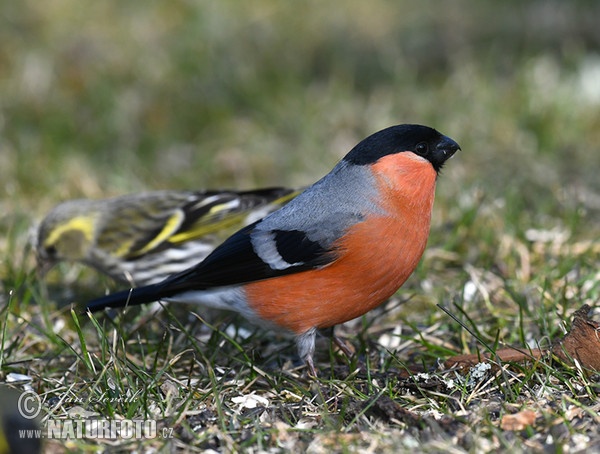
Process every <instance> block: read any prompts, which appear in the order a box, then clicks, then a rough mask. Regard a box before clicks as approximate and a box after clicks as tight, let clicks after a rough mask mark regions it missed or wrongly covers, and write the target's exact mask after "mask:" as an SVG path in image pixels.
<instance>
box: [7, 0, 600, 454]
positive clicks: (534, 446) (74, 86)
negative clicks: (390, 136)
mask: <svg viewBox="0 0 600 454" xmlns="http://www.w3.org/2000/svg"><path fill="white" fill-rule="evenodd" d="M298 8H299V6H297V5H296V4H295V3H290V4H283V3H278V2H274V1H272V0H260V1H257V2H252V3H248V4H240V3H239V2H234V1H229V0H226V1H221V2H214V3H213V4H208V3H207V4H203V3H198V4H196V3H189V2H170V3H169V4H166V3H164V4H163V3H160V2H143V3H142V2H128V3H126V4H123V3H119V2H104V3H102V4H97V5H88V6H85V7H84V6H82V5H79V4H78V3H76V2H73V1H70V0H62V1H53V2H50V3H47V2H45V3H44V6H43V7H42V6H41V4H38V3H37V2H31V1H29V2H28V1H24V2H17V3H14V4H12V5H10V6H7V7H6V8H3V12H2V14H1V16H0V21H2V24H3V26H2V27H0V62H1V63H2V64H0V68H1V69H0V149H1V150H2V152H1V153H0V181H2V188H3V191H4V196H3V197H2V198H0V209H1V210H2V213H3V216H2V217H0V260H1V262H0V278H1V282H2V287H3V291H2V294H1V295H0V325H1V329H0V346H1V349H0V381H6V380H7V378H8V377H9V374H11V373H20V374H26V375H28V376H30V377H31V385H32V386H33V388H34V390H35V391H36V392H38V394H39V395H40V396H41V398H42V401H43V402H44V412H45V417H46V418H48V419H69V418H74V417H76V416H77V415H84V416H86V417H88V418H89V417H98V418H117V419H118V418H131V419H152V420H156V421H157V424H158V427H159V429H160V431H161V432H160V433H161V434H163V433H164V435H166V436H168V437H169V438H166V439H163V438H157V439H150V440H137V441H133V440H104V441H100V442H99V441H96V440H85V439H84V440H71V441H68V442H67V443H66V445H65V444H64V443H63V442H62V441H58V442H57V441H48V442H47V443H46V449H47V450H49V451H52V452H62V451H69V450H73V451H93V450H96V449H98V448H100V449H106V450H131V451H133V450H142V451H143V450H150V449H156V450H159V451H162V452H165V451H171V450H184V451H186V450H187V451H192V452H194V451H203V450H211V449H212V450H214V451H219V452H221V451H222V452H237V451H249V452H266V451H270V452H279V451H291V452H305V451H309V452H329V451H336V452H356V451H359V450H367V451H375V452H406V451H415V450H419V451H423V452H439V451H442V450H443V451H448V452H489V451H497V450H505V451H509V450H510V451H511V452H513V451H515V452H541V451H556V452H579V451H582V450H584V449H585V450H594V449H598V448H599V442H598V438H597V436H595V432H596V428H597V424H598V404H597V394H598V382H597V376H596V375H591V376H588V375H587V374H585V373H582V371H579V370H577V369H568V368H566V367H564V366H561V365H557V364H555V363H553V362H552V361H551V359H550V358H544V359H542V360H540V361H538V362H534V363H531V364H526V365H524V364H503V365H502V367H501V368H496V369H492V370H488V371H482V373H481V375H477V371H475V370H473V371H467V372H466V374H464V373H460V372H458V371H454V370H443V369H441V368H439V367H437V365H438V362H443V361H444V360H445V359H447V358H448V357H450V356H452V355H454V354H459V353H476V352H486V351H488V350H494V349H496V348H498V347H501V346H505V345H514V346H518V347H520V348H528V347H529V348H534V347H537V346H538V345H541V346H548V345H550V344H551V342H553V341H555V340H556V339H557V338H560V336H562V335H563V334H564V333H565V332H566V330H567V329H568V327H569V323H570V316H571V314H572V313H573V311H575V310H576V309H578V308H579V307H580V306H581V305H582V304H584V303H588V304H590V305H592V306H593V305H594V304H595V303H596V301H597V300H598V297H599V293H600V285H599V282H600V281H599V277H598V271H597V269H598V246H597V240H596V239H597V238H598V234H599V230H600V229H599V228H598V225H599V224H598V219H599V218H600V216H599V214H600V204H599V203H598V200H600V198H599V194H600V183H599V181H598V178H597V175H596V174H597V168H598V165H599V164H600V162H599V160H600V153H598V143H600V136H599V132H598V128H597V125H598V124H599V123H600V114H599V112H600V111H599V110H598V104H599V103H600V91H599V89H598V83H597V80H598V78H597V74H598V71H599V69H598V68H600V63H599V61H600V60H599V57H598V53H597V52H598V51H597V50H598V43H599V41H600V38H599V36H600V35H599V34H598V31H597V26H596V24H595V23H594V22H593V20H591V19H592V18H593V17H595V15H594V12H597V11H596V10H597V9H598V6H597V5H596V4H595V3H593V2H570V3H569V4H568V5H567V4H564V5H563V4H558V3H555V2H505V3H503V4H502V5H500V4H498V5H496V4H493V5H492V4H488V3H483V2H481V3H479V2H477V3H475V4H474V3H472V2H466V1H453V2H448V3H445V4H444V8H445V11H443V12H441V11H440V9H441V5H440V4H439V3H436V2H428V1H425V2H418V3H415V2H396V3H395V4H394V5H391V4H389V2H384V1H375V2H370V3H369V4H368V6H367V5H366V4H364V2H363V3H361V2H358V1H350V2H344V3H338V2H334V3H331V4H327V5H323V4H322V3H316V2H312V1H307V2H306V5H304V6H303V7H302V11H301V13H300V12H299V9H298ZM442 13H443V14H442ZM596 17H597V15H596ZM402 122H416V123H424V124H430V125H432V126H435V127H436V128H438V129H439V130H441V131H442V132H443V133H445V134H448V135H450V136H451V137H453V138H454V139H456V140H457V141H458V142H459V143H460V144H461V146H462V149H463V151H462V152H460V153H459V154H457V156H456V157H455V159H453V160H452V161H450V162H449V163H448V165H447V167H446V168H445V169H444V172H443V175H442V176H441V178H440V181H439V185H438V190H437V196H436V197H437V199H436V206H435V210H434V217H433V225H432V232H431V237H430V241H429V246H428V249H427V252H426V254H425V256H424V258H423V260H422V262H421V264H420V266H419V268H418V269H417V271H416V272H415V274H414V275H413V277H411V279H410V280H409V281H408V282H407V283H406V285H405V286H404V287H403V289H401V290H400V291H399V292H398V294H397V295H396V297H395V298H393V299H392V300H391V301H390V302H388V303H387V304H386V305H384V306H383V307H381V308H379V309H377V310H375V311H373V312H371V313H370V314H368V315H367V316H365V317H363V318H362V319H360V320H356V321H353V322H349V323H347V324H345V325H344V326H342V327H340V328H339V333H340V334H343V335H344V336H346V337H347V339H348V340H349V341H350V342H351V343H352V345H353V346H354V348H355V349H356V355H355V356H354V357H353V358H350V359H347V358H345V357H344V356H342V355H340V353H339V352H337V351H335V350H334V349H332V347H331V346H330V345H329V343H328V342H327V340H326V339H322V340H320V342H321V343H320V344H319V347H318V355H317V365H318V367H319V369H320V372H321V375H320V377H319V378H318V379H316V380H310V379H307V377H306V375H305V373H304V370H303V368H302V367H300V366H301V365H300V364H299V362H298V359H297V357H296V356H295V351H294V348H293V345H292V342H290V340H289V339H288V338H286V337H284V336H281V335H278V334H276V333H272V332H266V331H263V330H259V329H256V328H254V327H252V326H250V325H247V324H246V323H245V322H244V321H243V320H240V319H239V318H237V317H236V316H233V315H231V314H224V313H205V312H201V309H200V308H196V307H192V308H190V307H183V306H178V307H173V306H171V307H168V308H165V310H164V311H163V312H162V313H161V314H160V315H159V316H156V317H148V316H147V313H143V312H140V311H139V310H134V309H130V310H129V311H128V312H127V313H125V314H119V315H116V316H115V317H113V318H111V317H106V316H100V317H98V318H91V319H89V318H88V317H87V316H86V315H82V314H80V313H79V312H78V310H77V309H75V310H73V309H72V308H71V306H70V303H72V302H74V303H82V302H84V301H85V300H87V299H88V298H89V297H92V296H97V295H99V294H102V293H103V292H104V291H105V289H107V288H111V289H114V288H116V285H115V284H114V283H112V282H110V281H109V280H108V279H107V278H104V277H101V276H98V275H97V274H96V273H95V272H93V271H92V270H89V269H85V268H83V267H81V266H71V265H64V266H60V267H58V268H57V269H55V270H53V271H52V272H51V273H50V274H49V275H48V276H47V277H46V279H40V278H39V277H38V276H37V275H36V274H35V272H34V266H35V263H34V262H35V261H34V257H33V254H32V253H31V251H30V250H29V249H28V247H27V244H28V239H29V236H28V235H29V228H30V225H31V224H32V223H34V222H35V221H36V220H39V219H40V218H41V217H42V216H43V215H44V214H45V212H46V211H47V210H48V209H49V208H50V207H52V206H53V205H54V204H56V203H58V202H59V201H61V200H64V199H67V198H75V197H105V196H112V195H117V194H122V193H126V192H132V191H140V190H145V189H159V188H200V187H211V188H216V187H236V188H250V187H255V186H266V185H274V184H279V185H281V184H283V185H291V186H299V185H304V184H308V183H310V182H312V181H315V180H316V179H317V178H319V177H320V176H321V175H323V174H324V173H326V172H327V171H328V170H329V169H330V168H331V167H332V166H333V164H334V163H335V162H336V161H337V160H338V159H339V158H340V157H341V156H342V155H343V154H345V152H347V151H348V150H349V148H350V147H351V146H353V145H354V144H355V143H356V142H358V141H359V140H360V139H361V138H363V137H364V136H366V135H367V134H370V133H372V132H374V131H376V130H379V129H382V128H383V127H386V126H388V125H391V124H396V123H402ZM438 304H439V305H441V306H443V307H444V308H445V309H446V310H447V311H448V312H450V313H451V314H452V315H453V317H454V318H455V319H456V320H455V319H454V318H452V317H449V316H448V315H447V314H446V312H444V311H443V310H441V309H440V308H438V307H437V306H436V305H438ZM144 317H145V319H144ZM596 318H597V317H596ZM459 322H460V323H459ZM461 325H464V326H465V327H466V328H468V329H464V328H463V327H462V326H461ZM415 369H421V370H422V371H423V373H422V374H420V375H415V374H412V375H411V374H407V373H406V371H407V370H411V371H414V370H415ZM522 410H532V411H534V412H535V420H534V422H533V424H532V425H529V426H527V427H525V428H523V429H522V430H508V429H506V428H503V426H502V420H503V417H504V416H505V415H510V414H518V413H519V412H521V411H522ZM163 429H164V432H162V430H163Z"/></svg>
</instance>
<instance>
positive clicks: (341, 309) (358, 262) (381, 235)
mask: <svg viewBox="0 0 600 454" xmlns="http://www.w3.org/2000/svg"><path fill="white" fill-rule="evenodd" d="M373 170H374V174H375V175H377V181H378V185H379V193H380V195H381V199H380V200H379V201H378V203H379V205H380V206H381V207H382V209H383V210H385V212H386V213H387V214H386V215H381V214H378V215H376V216H374V215H370V216H369V217H367V219H366V220H365V221H364V222H361V223H359V224H356V225H355V226H353V227H351V228H350V229H349V230H348V232H347V234H346V235H345V236H344V237H343V238H342V239H341V240H340V241H339V242H338V243H337V244H336V246H337V247H338V248H339V250H340V251H341V252H340V258H339V259H338V260H337V261H335V262H334V263H332V264H331V265H328V266H326V267H324V268H321V269H318V270H312V271H305V272H301V273H297V274H292V275H288V276H282V277H279V278H274V279H269V280H264V281H259V282H254V283H251V284H248V285H247V286H246V296H247V298H248V302H249V304H250V306H251V307H252V308H253V310H255V311H256V312H257V314H258V315H259V316H260V317H261V318H263V319H265V320H268V321H270V322H271V323H274V324H276V325H279V326H281V327H284V328H286V329H288V330H290V331H292V332H295V333H303V332H305V331H307V330H308V329H310V328H312V327H317V328H326V327H330V326H333V325H336V324H339V323H343V322H345V321H348V320H351V319H353V318H356V317H359V316H361V315H363V314H365V313H366V312H368V311H370V310H371V309H374V308H375V307H377V306H379V305H380V304H381V303H383V302H384V301H386V300H387V299H388V298H389V297H390V296H391V295H393V294H394V292H396V290H398V288H400V286H401V285H402V284H403V283H404V282H405V281H406V279H407V278H408V277H409V276H410V274H411V273H412V272H413V271H414V269H415V267H416V266H417V264H418V263H419V260H420V259H421V256H422V254H423V251H424V249H425V245H426V243H427V238H428V236H429V225H430V219H431V208H432V205H433V196H434V190H435V180H436V172H435V170H434V169H433V168H432V166H431V164H429V162H427V161H425V160H423V159H422V158H419V157H417V156H416V155H414V154H412V153H408V152H403V153H399V154H396V155H390V156H387V157H385V158H382V159H380V160H379V161H378V163H377V164H376V165H375V166H374V168H373ZM324 228H326V227H324Z"/></svg>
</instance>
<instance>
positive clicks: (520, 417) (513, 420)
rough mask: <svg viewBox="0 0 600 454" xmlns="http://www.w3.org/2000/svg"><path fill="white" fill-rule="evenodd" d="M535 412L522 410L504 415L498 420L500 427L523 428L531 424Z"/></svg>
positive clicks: (506, 428)
mask: <svg viewBox="0 0 600 454" xmlns="http://www.w3.org/2000/svg"><path fill="white" fill-rule="evenodd" d="M536 417H537V414H536V413H535V411H533V410H523V411H520V412H519V413H515V414H514V415H504V416H503V417H502V420H501V421H500V428H501V429H503V430H524V429H525V428H526V427H527V426H532V425H533V423H534V422H535V418H536Z"/></svg>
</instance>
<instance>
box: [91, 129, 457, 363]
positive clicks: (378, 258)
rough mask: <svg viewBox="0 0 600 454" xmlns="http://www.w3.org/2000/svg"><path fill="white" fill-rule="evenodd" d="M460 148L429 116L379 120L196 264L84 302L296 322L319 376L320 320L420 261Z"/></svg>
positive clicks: (292, 328)
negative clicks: (181, 307)
mask: <svg viewBox="0 0 600 454" xmlns="http://www.w3.org/2000/svg"><path fill="white" fill-rule="evenodd" d="M458 150H460V146H459V145H458V144H457V143H456V142H455V141H454V140H452V139H450V138H449V137H446V136H444V135H442V134H441V133H439V132H438V131H436V130H435V129H433V128H430V127H427V126H421V125H412V124H404V125H398V126H392V127H389V128H386V129H383V130H381V131H379V132H377V133H375V134H373V135H371V136H369V137H367V138H366V139H364V140H363V141H362V142H360V143H359V144H358V145H356V146H355V147H354V148H353V149H352V150H351V151H350V152H349V153H348V154H347V155H346V156H345V157H344V158H343V159H342V160H341V161H340V162H339V163H338V164H337V165H336V166H335V167H334V168H333V170H332V171H331V172H330V173H328V174H327V175H325V176H324V177H323V178H321V179H320V180H319V181H317V182H316V183H314V184H313V185H312V186H310V187H308V188H307V189H305V190H304V191H303V192H302V193H301V194H300V195H298V196H297V197H296V198H294V199H293V200H291V201H290V202H289V203H288V204H287V205H285V206H283V207H282V208H280V209H279V210H277V211H274V212H273V213H271V214H269V215H268V216H266V217H264V218H263V219H261V220H259V221H256V222H254V223H252V224H250V225H248V226H247V227H244V228H242V229H241V230H239V231H238V232H236V233H234V234H233V235H232V236H231V237H229V238H228V239H227V240H225V242H223V243H222V244H221V245H220V246H218V247H217V248H216V249H215V250H214V251H213V252H212V253H211V254H210V255H209V256H208V257H206V258H205V259H204V260H202V261H201V262H200V263H198V264H197V265H195V266H193V267H191V268H189V269H188V270H186V271H183V272H180V273H177V274H174V275H172V276H171V277H168V278H167V279H165V280H164V281H162V282H159V283H157V284H153V285H148V286H145V287H138V288H135V289H130V290H125V291H121V292H118V293H114V294H111V295H107V296H104V297H102V298H98V299H95V300H93V301H91V302H89V303H88V305H87V309H88V310H89V311H91V312H95V311H98V310H101V309H104V308H116V307H123V306H133V305H138V304H145V303H150V302H153V301H158V300H164V301H169V302H185V303H197V304H202V305H205V306H209V307H213V308H219V309H228V310H232V311H236V312H239V313H240V314H242V315H243V316H244V317H246V318H247V319H249V320H251V321H253V322H256V323H258V324H259V325H263V326H267V327H270V328H273V329H275V330H280V331H282V330H283V331H287V332H290V333H292V334H293V335H294V336H295V339H296V345H297V348H298V353H299V355H300V357H301V358H302V359H303V360H304V362H305V363H306V365H307V367H308V369H309V372H310V373H311V374H312V375H316V370H315V366H314V363H313V354H314V350H315V338H316V334H317V330H319V329H326V328H331V329H333V327H334V326H335V325H337V324H340V323H343V322H346V321H348V320H351V319H354V318H356V317H359V316H361V315H363V314H365V313H367V312H368V311H370V310H371V309H374V308H376V307H377V306H379V305H380V304H382V303H383V302H385V301H386V300H387V299H388V298H389V297H390V296H392V295H393V294H394V293H395V292H396V291H397V290H398V289H399V288H400V286H401V285H402V284H403V283H404V282H405V281H406V279H407V278H408V277H409V276H410V275H411V273H412V272H413V271H414V269H415V268H416V266H417V264H418V263H419V260H420V259H421V256H422V254H423V251H424V250H425V245H426V243H427V238H428V236H429V228H430V220H431V211H432V206H433V199H434V193H435V184H436V180H437V177H438V174H439V172H440V170H441V168H442V166H443V165H444V163H445V162H446V161H447V160H448V159H449V158H450V157H452V156H453V155H454V154H455V153H456V152H457V151H458ZM333 340H334V341H335V342H336V343H337V344H338V345H342V344H343V343H342V342H341V341H340V340H339V339H337V338H336V337H334V338H333Z"/></svg>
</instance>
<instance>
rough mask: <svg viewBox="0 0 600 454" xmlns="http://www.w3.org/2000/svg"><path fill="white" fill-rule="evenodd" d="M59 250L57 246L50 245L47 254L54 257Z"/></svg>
mask: <svg viewBox="0 0 600 454" xmlns="http://www.w3.org/2000/svg"><path fill="white" fill-rule="evenodd" d="M57 252H58V251H57V250H56V246H48V247H47V248H46V254H47V255H48V257H50V258H53V257H55V256H56V254H57Z"/></svg>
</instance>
